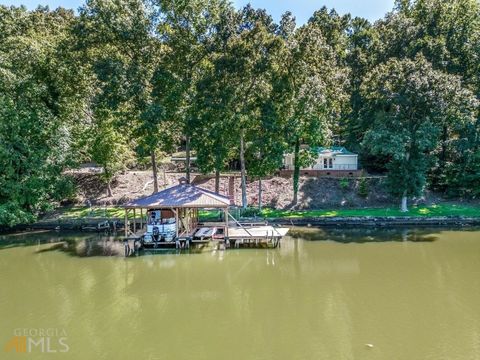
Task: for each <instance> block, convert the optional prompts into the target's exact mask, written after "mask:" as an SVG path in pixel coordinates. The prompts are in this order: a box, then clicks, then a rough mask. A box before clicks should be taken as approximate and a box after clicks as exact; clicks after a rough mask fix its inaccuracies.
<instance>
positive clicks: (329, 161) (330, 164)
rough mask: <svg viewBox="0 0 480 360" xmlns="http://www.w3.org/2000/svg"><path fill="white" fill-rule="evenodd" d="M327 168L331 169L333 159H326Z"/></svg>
mask: <svg viewBox="0 0 480 360" xmlns="http://www.w3.org/2000/svg"><path fill="white" fill-rule="evenodd" d="M328 167H329V168H330V169H333V159H331V158H330V159H328Z"/></svg>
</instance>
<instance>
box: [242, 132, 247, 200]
mask: <svg viewBox="0 0 480 360" xmlns="http://www.w3.org/2000/svg"><path fill="white" fill-rule="evenodd" d="M244 133H245V132H244V130H242V131H241V133H240V170H241V176H242V207H243V208H244V209H246V208H247V206H248V204H247V176H246V172H245V143H244V138H243V137H244Z"/></svg>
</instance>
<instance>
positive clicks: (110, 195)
mask: <svg viewBox="0 0 480 360" xmlns="http://www.w3.org/2000/svg"><path fill="white" fill-rule="evenodd" d="M107 195H108V197H112V196H113V192H112V180H111V179H110V180H108V182H107Z"/></svg>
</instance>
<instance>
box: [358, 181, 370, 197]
mask: <svg viewBox="0 0 480 360" xmlns="http://www.w3.org/2000/svg"><path fill="white" fill-rule="evenodd" d="M358 196H360V197H362V198H367V197H368V182H367V179H365V178H361V179H360V182H359V184H358Z"/></svg>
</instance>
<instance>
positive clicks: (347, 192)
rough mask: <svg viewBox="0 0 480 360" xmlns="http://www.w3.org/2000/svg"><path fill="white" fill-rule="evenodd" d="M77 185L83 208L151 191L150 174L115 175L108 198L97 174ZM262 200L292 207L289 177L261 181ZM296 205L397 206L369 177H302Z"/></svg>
mask: <svg viewBox="0 0 480 360" xmlns="http://www.w3.org/2000/svg"><path fill="white" fill-rule="evenodd" d="M71 176H73V177H74V179H75V183H76V184H77V198H76V199H75V201H74V202H75V204H78V205H85V204H86V203H87V202H88V201H90V202H91V203H92V204H93V205H120V204H123V203H125V202H126V201H128V200H130V199H134V198H138V197H141V196H147V195H150V194H152V192H153V177H152V173H151V171H130V172H126V173H124V174H120V175H118V176H117V177H116V178H115V180H114V181H113V196H112V197H108V196H107V189H106V186H105V184H103V183H102V181H101V180H100V178H99V176H98V173H95V172H92V171H82V172H74V173H71ZM183 176H184V174H183V173H162V172H160V174H159V185H160V187H161V188H166V187H168V186H172V185H174V184H177V183H178V180H179V178H181V177H183ZM192 179H193V181H194V183H195V184H196V185H199V186H202V187H204V188H206V189H209V190H214V189H215V180H214V179H202V178H201V177H196V175H195V174H193V175H192ZM362 183H363V184H362ZM258 190H259V182H258V181H257V180H252V181H248V184H247V198H248V202H249V205H258ZM235 192H236V194H235V202H236V204H237V205H239V204H240V203H241V186H240V179H239V178H236V179H235ZM262 192H263V194H262V201H263V204H264V205H265V206H268V207H272V208H276V209H285V208H291V207H292V203H291V200H292V198H293V181H292V179H291V178H284V177H270V178H267V179H264V180H263V181H262ZM220 193H221V194H224V195H227V193H228V178H226V177H225V178H222V179H221V182H220ZM298 195H299V196H298V199H299V201H298V204H297V205H296V206H295V208H296V209H322V208H340V207H376V206H385V205H391V204H393V203H396V201H395V199H392V198H391V197H390V196H389V194H388V193H387V191H386V189H385V186H384V179H383V178H379V177H372V178H364V179H358V178H344V179H339V178H317V177H301V179H300V186H299V194H298ZM439 200H440V199H439V198H438V196H435V195H434V194H432V193H430V192H427V193H426V195H425V197H424V198H422V199H418V200H417V202H421V203H426V204H430V203H432V202H438V201H439Z"/></svg>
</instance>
